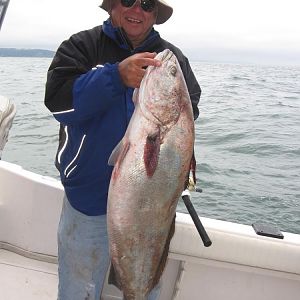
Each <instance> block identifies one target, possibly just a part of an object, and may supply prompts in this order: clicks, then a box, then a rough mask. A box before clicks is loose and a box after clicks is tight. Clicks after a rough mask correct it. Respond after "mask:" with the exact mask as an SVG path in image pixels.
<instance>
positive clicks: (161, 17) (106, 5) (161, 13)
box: [100, 0, 173, 24]
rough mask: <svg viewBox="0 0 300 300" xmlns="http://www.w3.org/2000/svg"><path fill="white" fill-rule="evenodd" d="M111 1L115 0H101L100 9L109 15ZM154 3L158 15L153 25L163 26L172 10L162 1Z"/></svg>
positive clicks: (157, 0) (158, 0)
mask: <svg viewBox="0 0 300 300" xmlns="http://www.w3.org/2000/svg"><path fill="white" fill-rule="evenodd" d="M111 1H116V0H103V1H102V4H101V5H100V7H101V8H102V9H104V10H106V11H107V12H108V13H110V8H111ZM156 3H157V7H158V13H157V18H156V22H155V23H156V24H163V23H165V22H166V21H167V20H168V19H169V18H170V17H171V16H172V13H173V8H172V7H171V6H170V5H169V4H167V2H166V1H164V0H156Z"/></svg>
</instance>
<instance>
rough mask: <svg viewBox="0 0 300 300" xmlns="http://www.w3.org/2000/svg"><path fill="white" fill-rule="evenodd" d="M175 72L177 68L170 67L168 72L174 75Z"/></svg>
mask: <svg viewBox="0 0 300 300" xmlns="http://www.w3.org/2000/svg"><path fill="white" fill-rule="evenodd" d="M176 73H177V68H176V67H175V66H172V67H170V74H171V75H172V76H174V77H175V76H176Z"/></svg>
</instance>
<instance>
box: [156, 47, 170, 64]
mask: <svg viewBox="0 0 300 300" xmlns="http://www.w3.org/2000/svg"><path fill="white" fill-rule="evenodd" d="M173 55H174V53H173V52H172V51H171V50H170V49H165V50H164V51H162V52H160V53H158V54H157V55H156V57H155V59H157V60H159V61H161V62H162V63H164V62H166V61H168V60H170V59H171V58H172V57H173Z"/></svg>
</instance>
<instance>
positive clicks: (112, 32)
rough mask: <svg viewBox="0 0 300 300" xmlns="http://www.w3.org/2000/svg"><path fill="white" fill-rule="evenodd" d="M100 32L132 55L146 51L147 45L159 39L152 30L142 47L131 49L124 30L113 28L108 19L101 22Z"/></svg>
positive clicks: (156, 33) (157, 34)
mask: <svg viewBox="0 0 300 300" xmlns="http://www.w3.org/2000/svg"><path fill="white" fill-rule="evenodd" d="M102 30H103V32H104V33H105V34H106V35H107V36H108V37H110V38H111V39H112V40H114V41H115V42H116V43H117V44H118V45H119V47H120V48H122V49H125V50H129V51H131V52H133V53H135V52H141V51H143V49H146V47H147V46H148V45H149V44H151V43H152V42H153V41H154V40H156V39H157V38H159V37H160V35H159V33H158V32H157V31H156V30H154V28H152V30H151V31H150V33H149V35H148V36H147V38H146V39H145V41H144V42H143V43H142V45H141V46H139V47H137V48H135V49H133V47H132V45H131V43H130V41H129V40H128V38H127V36H126V33H125V32H124V30H123V29H122V28H120V27H114V26H113V25H112V23H111V19H110V18H109V19H107V20H106V21H104V22H103V25H102Z"/></svg>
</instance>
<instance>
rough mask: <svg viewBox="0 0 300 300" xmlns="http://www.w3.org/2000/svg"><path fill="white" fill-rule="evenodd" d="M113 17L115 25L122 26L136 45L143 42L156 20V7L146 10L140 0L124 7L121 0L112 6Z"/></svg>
mask: <svg viewBox="0 0 300 300" xmlns="http://www.w3.org/2000/svg"><path fill="white" fill-rule="evenodd" d="M111 18H112V21H113V25H114V26H117V27H122V28H123V29H124V30H125V32H126V34H127V36H128V38H129V39H130V41H131V42H132V43H133V44H134V45H136V46H137V45H139V44H141V43H142V42H143V41H144V40H145V38H146V36H147V35H148V33H149V30H150V29H151V28H152V26H153V25H154V24H155V21H156V9H154V11H152V12H146V11H144V10H143V9H142V8H141V4H140V0H137V1H136V2H135V3H134V4H133V6H132V7H124V6H123V5H122V4H121V0H117V1H115V3H114V4H113V6H112V11H111Z"/></svg>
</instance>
